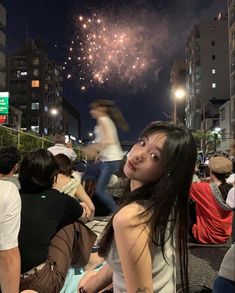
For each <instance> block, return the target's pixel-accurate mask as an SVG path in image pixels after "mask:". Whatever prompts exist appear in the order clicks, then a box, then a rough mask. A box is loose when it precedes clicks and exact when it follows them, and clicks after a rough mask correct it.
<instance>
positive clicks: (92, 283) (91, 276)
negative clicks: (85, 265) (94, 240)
mask: <svg viewBox="0 0 235 293" xmlns="http://www.w3.org/2000/svg"><path fill="white" fill-rule="evenodd" d="M112 278H113V271H112V269H111V268H110V266H109V264H108V263H106V264H105V265H104V266H103V267H102V268H101V269H100V270H99V271H98V272H96V271H90V272H88V273H86V275H85V276H84V277H83V278H82V279H81V281H80V282H79V284H78V292H79V289H80V288H81V287H83V289H84V290H85V292H87V293H96V292H99V291H100V290H102V289H104V288H106V287H107V286H108V285H110V284H111V283H112Z"/></svg>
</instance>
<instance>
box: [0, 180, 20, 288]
mask: <svg viewBox="0 0 235 293" xmlns="http://www.w3.org/2000/svg"><path fill="white" fill-rule="evenodd" d="M0 190H1V200H0V287H1V289H2V293H18V292H19V283H20V254H19V248H18V234H19V229H20V212H21V201H20V195H19V191H18V189H17V187H16V186H15V184H13V183H11V182H7V181H3V180H0Z"/></svg>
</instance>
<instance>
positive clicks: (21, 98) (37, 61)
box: [7, 40, 63, 135]
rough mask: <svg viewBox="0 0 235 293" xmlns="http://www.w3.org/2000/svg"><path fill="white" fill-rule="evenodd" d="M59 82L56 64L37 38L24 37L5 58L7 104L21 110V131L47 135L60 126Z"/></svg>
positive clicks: (60, 79) (58, 68)
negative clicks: (19, 48) (8, 99)
mask: <svg viewBox="0 0 235 293" xmlns="http://www.w3.org/2000/svg"><path fill="white" fill-rule="evenodd" d="M61 83H62V77H61V68H60V66H58V65H57V64H56V63H55V62H54V61H52V60H49V59H48V57H47V53H46V50H45V48H44V46H43V45H42V44H41V43H40V42H38V41H35V40H27V41H26V43H25V44H24V47H23V48H22V49H21V50H19V52H17V53H16V54H14V55H11V56H9V57H8V58H7V89H8V91H9V93H10V105H11V106H13V107H15V108H16V109H19V110H21V111H22V120H21V128H22V130H27V131H30V130H31V131H35V132H37V133H39V134H46V135H49V134H53V133H54V132H55V131H57V130H62V129H63V115H62V112H63V111H62V101H63V98H62V86H61Z"/></svg>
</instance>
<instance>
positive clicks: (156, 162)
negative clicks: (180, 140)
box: [123, 133, 166, 186]
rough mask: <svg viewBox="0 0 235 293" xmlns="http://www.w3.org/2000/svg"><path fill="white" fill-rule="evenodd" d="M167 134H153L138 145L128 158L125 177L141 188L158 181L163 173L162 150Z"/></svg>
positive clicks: (141, 140)
mask: <svg viewBox="0 0 235 293" xmlns="http://www.w3.org/2000/svg"><path fill="white" fill-rule="evenodd" d="M165 141H166V134H164V133H153V134H151V135H149V136H145V137H143V138H142V139H140V141H139V142H138V143H136V144H135V145H134V146H133V148H132V149H131V151H130V152H129V154H128V156H127V161H126V163H125V166H124V169H123V171H124V173H125V175H126V176H127V177H128V178H129V179H131V180H135V181H137V182H138V183H139V185H140V186H142V185H144V184H146V183H150V182H153V181H155V180H157V179H158V178H159V177H160V176H161V174H162V171H163V167H162V165H163V164H162V148H163V145H164V143H165Z"/></svg>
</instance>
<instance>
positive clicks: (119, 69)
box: [64, 14, 154, 90]
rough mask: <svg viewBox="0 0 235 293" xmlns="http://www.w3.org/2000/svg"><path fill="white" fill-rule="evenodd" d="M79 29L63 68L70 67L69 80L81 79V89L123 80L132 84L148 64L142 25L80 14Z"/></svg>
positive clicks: (77, 23) (77, 26) (77, 25)
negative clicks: (114, 21)
mask: <svg viewBox="0 0 235 293" xmlns="http://www.w3.org/2000/svg"><path fill="white" fill-rule="evenodd" d="M76 29H77V31H76V35H75V38H74V39H73V40H72V41H71V46H70V48H69V56H68V60H67V61H66V62H65V66H64V69H65V68H69V69H70V68H71V71H70V72H69V73H67V79H70V78H73V79H75V80H76V81H78V82H79V85H80V89H81V90H86V89H87V88H89V87H90V86H92V85H97V84H98V85H103V84H105V85H108V84H112V86H114V85H115V83H117V82H120V81H125V82H127V83H129V84H131V83H132V82H133V81H134V80H135V81H136V79H138V78H139V77H140V76H141V75H142V74H143V73H144V72H146V70H147V68H148V67H149V65H150V61H149V59H150V58H149V50H145V43H144V40H143V34H144V32H143V30H142V28H141V27H139V28H138V27H131V26H130V25H126V24H117V23H112V22H111V21H110V20H108V18H106V17H99V16H98V15H96V14H93V16H92V18H89V17H84V16H81V15H80V16H78V17H77V19H76ZM151 62H152V63H153V62H154V61H153V60H152V61H151Z"/></svg>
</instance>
